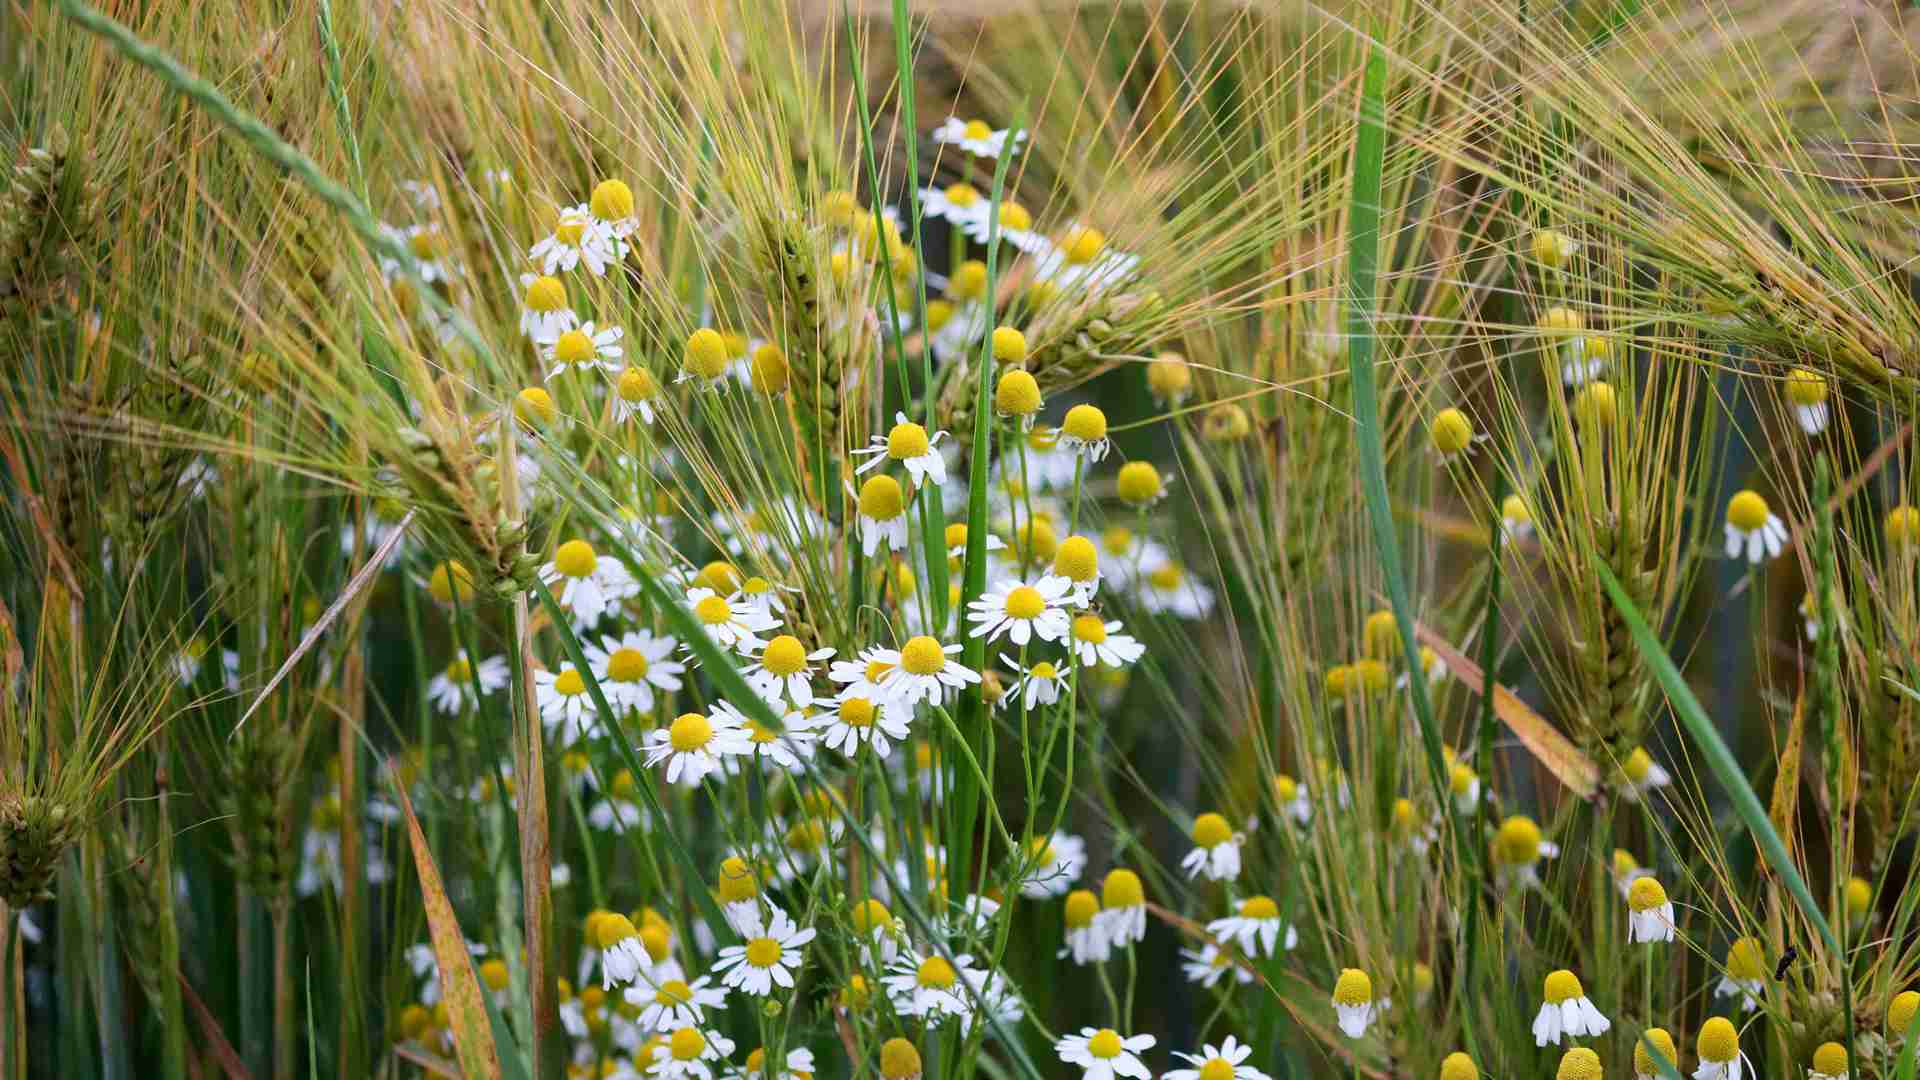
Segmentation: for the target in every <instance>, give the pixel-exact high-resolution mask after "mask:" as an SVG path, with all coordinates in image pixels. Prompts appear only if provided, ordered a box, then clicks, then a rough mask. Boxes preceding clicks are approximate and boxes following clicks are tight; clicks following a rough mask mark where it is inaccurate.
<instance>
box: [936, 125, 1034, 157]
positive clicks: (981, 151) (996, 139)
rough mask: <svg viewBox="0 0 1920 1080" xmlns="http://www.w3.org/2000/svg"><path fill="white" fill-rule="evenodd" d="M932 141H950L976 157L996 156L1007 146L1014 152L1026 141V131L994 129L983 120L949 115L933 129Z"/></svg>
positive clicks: (1006, 148) (1004, 151)
mask: <svg viewBox="0 0 1920 1080" xmlns="http://www.w3.org/2000/svg"><path fill="white" fill-rule="evenodd" d="M933 141H934V142H937V143H950V144H952V145H955V146H958V147H959V148H960V149H962V150H965V151H966V152H967V153H969V154H971V155H973V156H974V157H978V158H990V159H991V158H998V157H999V156H1000V155H1001V154H1004V153H1006V152H1007V150H1008V149H1009V148H1011V149H1012V150H1013V152H1014V153H1019V152H1020V147H1021V145H1022V144H1024V143H1025V142H1026V141H1027V133H1026V132H1024V131H1019V130H1015V129H1012V128H1001V129H1000V130H998V131H995V130H994V129H993V128H992V127H990V126H988V124H987V122H986V121H984V120H962V119H960V118H959V117H957V116H949V117H947V118H946V119H945V120H944V121H942V122H941V124H940V126H939V127H937V128H934V129H933Z"/></svg>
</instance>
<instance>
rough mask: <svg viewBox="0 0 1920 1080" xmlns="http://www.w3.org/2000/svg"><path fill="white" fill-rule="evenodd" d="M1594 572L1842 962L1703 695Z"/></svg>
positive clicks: (1772, 860) (1611, 582)
mask: <svg viewBox="0 0 1920 1080" xmlns="http://www.w3.org/2000/svg"><path fill="white" fill-rule="evenodd" d="M1593 568H1594V570H1595V572H1597V573H1598V574H1599V575H1600V584H1601V585H1602V586H1604V587H1605V588H1606V590H1607V596H1608V598H1610V599H1611V600H1612V601H1613V606H1614V607H1615V608H1616V609H1617V610H1618V611H1619V612H1620V618H1621V619H1622V620H1624V621H1625V622H1626V624H1627V629H1628V630H1629V631H1631V632H1632V633H1633V642H1634V644H1635V645H1636V646H1638V647H1639V649H1640V655H1641V656H1642V657H1643V658H1645V659H1646V661H1647V664H1648V666H1650V667H1652V668H1653V674H1654V677H1655V678H1657V679H1659V680H1660V688H1661V689H1662V690H1664V691H1666V694H1667V701H1668V703H1669V704H1671V705H1672V706H1673V711H1674V714H1675V715H1676V716H1678V717H1679V718H1680V722H1681V726H1683V727H1684V728H1686V731H1687V734H1688V735H1689V736H1691V737H1692V739H1693V742H1694V744H1695V745H1696V746H1698V747H1699V748H1700V751H1701V753H1703V754H1704V755H1705V756H1706V759H1707V766H1708V767H1709V768H1710V769H1712V770H1713V774H1714V776H1716V777H1718V778H1719V780H1720V785H1721V786H1722V787H1724V788H1726V789H1727V796H1728V798H1730V799H1731V800H1732V801H1733V808H1734V810H1735V811H1736V812H1737V813H1738V814H1739V815H1740V820H1742V821H1744V822H1746V825H1747V829H1748V831H1750V832H1752V833H1753V839H1754V843H1755V844H1756V845H1757V846H1758V847H1759V848H1760V852H1761V854H1762V855H1764V856H1766V860H1767V863H1768V865H1770V866H1772V867H1773V870H1774V872H1775V873H1777V874H1779V875H1780V879H1781V880H1782V881H1784V882H1786V885H1787V891H1788V892H1789V893H1791V894H1792V895H1793V901H1794V903H1795V904H1797V905H1799V907H1800V912H1801V914H1803V915H1805V916H1806V917H1807V921H1808V922H1810V923H1812V924H1813V926H1814V929H1816V930H1818V931H1820V937H1821V939H1822V940H1824V941H1825V942H1826V943H1827V948H1828V949H1831V950H1832V951H1833V955H1834V957H1835V959H1836V961H1838V962H1840V963H1842V964H1843V965H1844V963H1845V960H1844V955H1845V954H1844V952H1843V950H1842V949H1841V947H1840V939H1839V938H1837V937H1835V936H1834V933H1833V928H1832V927H1830V926H1828V925H1827V919H1826V916H1825V915H1823V914H1821V912H1820V906H1819V905H1818V904H1816V903H1814V902H1813V893H1811V892H1809V891H1808V890H1807V883H1806V880H1805V879H1803V878H1802V877H1801V876H1800V871H1799V870H1798V869H1796V868H1795V867H1794V865H1793V858H1792V857H1791V856H1789V855H1788V854H1787V845H1786V844H1785V843H1783V842H1781V840H1780V834H1779V833H1777V832H1775V831H1774V828H1773V823H1772V822H1771V821H1769V820H1767V811H1766V808H1765V807H1763V806H1761V805H1760V798H1759V796H1757V795H1755V794H1754V793H1753V788H1752V787H1751V786H1749V785H1748V784H1747V778H1746V774H1745V773H1742V772H1741V771H1740V764H1739V763H1738V762H1737V761H1735V760H1734V758H1733V751H1731V750H1729V749H1727V744H1726V743H1725V742H1724V741H1723V740H1722V739H1721V738H1720V732H1719V731H1718V730H1716V729H1715V728H1714V726H1713V720H1712V719H1711V718H1710V717H1708V716H1707V711H1706V710H1705V709H1703V708H1701V706H1700V701H1699V699H1697V698H1695V697H1694V696H1693V689H1692V688H1691V687H1689V686H1688V685H1687V681H1686V679H1684V678H1683V677H1681V675H1680V669H1679V668H1677V667H1675V666H1674V665H1673V659H1672V658H1671V657H1669V656H1668V655H1667V650H1666V649H1665V648H1663V647H1662V646H1661V644H1660V639H1659V638H1658V637H1656V636H1654V633H1653V628H1652V627H1650V626H1648V625H1647V621H1646V619H1644V618H1642V617H1641V615H1640V611H1639V609H1638V608H1636V607H1634V606H1633V601H1632V600H1629V599H1628V598H1627V593H1626V590H1625V589H1623V588H1621V586H1620V579H1618V578H1616V577H1614V576H1613V571H1611V570H1609V569H1607V566H1606V564H1605V563H1604V562H1602V561H1601V560H1600V559H1599V558H1597V557H1596V558H1595V559H1594V562H1593Z"/></svg>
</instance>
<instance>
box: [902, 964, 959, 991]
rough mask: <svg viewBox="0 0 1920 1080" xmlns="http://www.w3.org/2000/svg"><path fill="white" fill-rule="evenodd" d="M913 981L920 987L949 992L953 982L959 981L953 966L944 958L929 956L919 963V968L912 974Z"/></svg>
mask: <svg viewBox="0 0 1920 1080" xmlns="http://www.w3.org/2000/svg"><path fill="white" fill-rule="evenodd" d="M913 979H914V981H915V982H917V983H919V984H920V985H921V986H925V987H929V988H932V989H936V990H951V989H952V988H953V984H954V983H955V981H957V980H958V979H959V975H958V974H956V973H955V972H954V970H953V965H952V964H949V963H947V961H946V958H945V957H941V956H929V957H927V958H926V959H925V960H922V961H920V968H919V970H917V971H915V972H914V974H913Z"/></svg>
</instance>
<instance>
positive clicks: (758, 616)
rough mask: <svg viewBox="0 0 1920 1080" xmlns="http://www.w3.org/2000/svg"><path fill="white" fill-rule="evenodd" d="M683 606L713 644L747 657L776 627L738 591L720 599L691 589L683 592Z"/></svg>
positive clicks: (774, 621) (773, 620)
mask: <svg viewBox="0 0 1920 1080" xmlns="http://www.w3.org/2000/svg"><path fill="white" fill-rule="evenodd" d="M687 607H688V608H689V609H690V610H691V611H692V612H693V617H694V618H695V619H697V620H699V622H700V626H701V628H703V629H704V630H706V632H707V636H708V637H710V638H712V639H713V643H714V644H716V645H718V646H720V647H721V648H723V649H733V650H735V651H737V652H740V653H745V654H749V655H751V653H752V651H753V650H754V649H758V648H761V647H763V646H765V645H766V641H765V639H763V638H761V637H760V635H761V634H764V633H766V632H767V631H769V630H773V629H777V628H778V627H779V625H780V620H778V619H776V618H774V617H773V616H772V615H770V614H768V613H767V612H766V611H764V610H762V609H761V608H759V607H757V606H755V605H753V604H750V603H748V602H747V601H746V599H745V597H743V596H742V595H741V594H740V593H739V592H734V593H732V594H730V595H727V596H722V595H720V594H719V593H717V592H714V591H713V590H712V589H709V588H706V587H704V586H695V587H693V588H691V589H688V590H687Z"/></svg>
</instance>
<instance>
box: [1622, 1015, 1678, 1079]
mask: <svg viewBox="0 0 1920 1080" xmlns="http://www.w3.org/2000/svg"><path fill="white" fill-rule="evenodd" d="M1648 1043H1652V1044H1653V1047H1654V1049H1655V1050H1658V1051H1659V1052H1660V1055H1661V1057H1663V1058H1665V1059H1666V1062H1667V1064H1669V1065H1671V1066H1673V1067H1674V1068H1675V1069H1678V1068H1679V1067H1680V1050H1679V1048H1678V1047H1676V1046H1674V1044H1673V1036H1672V1035H1670V1034H1668V1033H1667V1029H1666V1028H1657V1027H1654V1028H1648V1029H1647V1030H1645V1031H1643V1032H1641V1033H1640V1037H1639V1038H1638V1039H1635V1040H1634V1042H1633V1077H1634V1080H1655V1078H1656V1077H1659V1076H1661V1075H1663V1074H1662V1073H1661V1071H1660V1063H1659V1062H1658V1061H1656V1060H1655V1059H1654V1056H1653V1053H1652V1051H1649V1050H1648V1049H1647V1044H1648Z"/></svg>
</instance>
